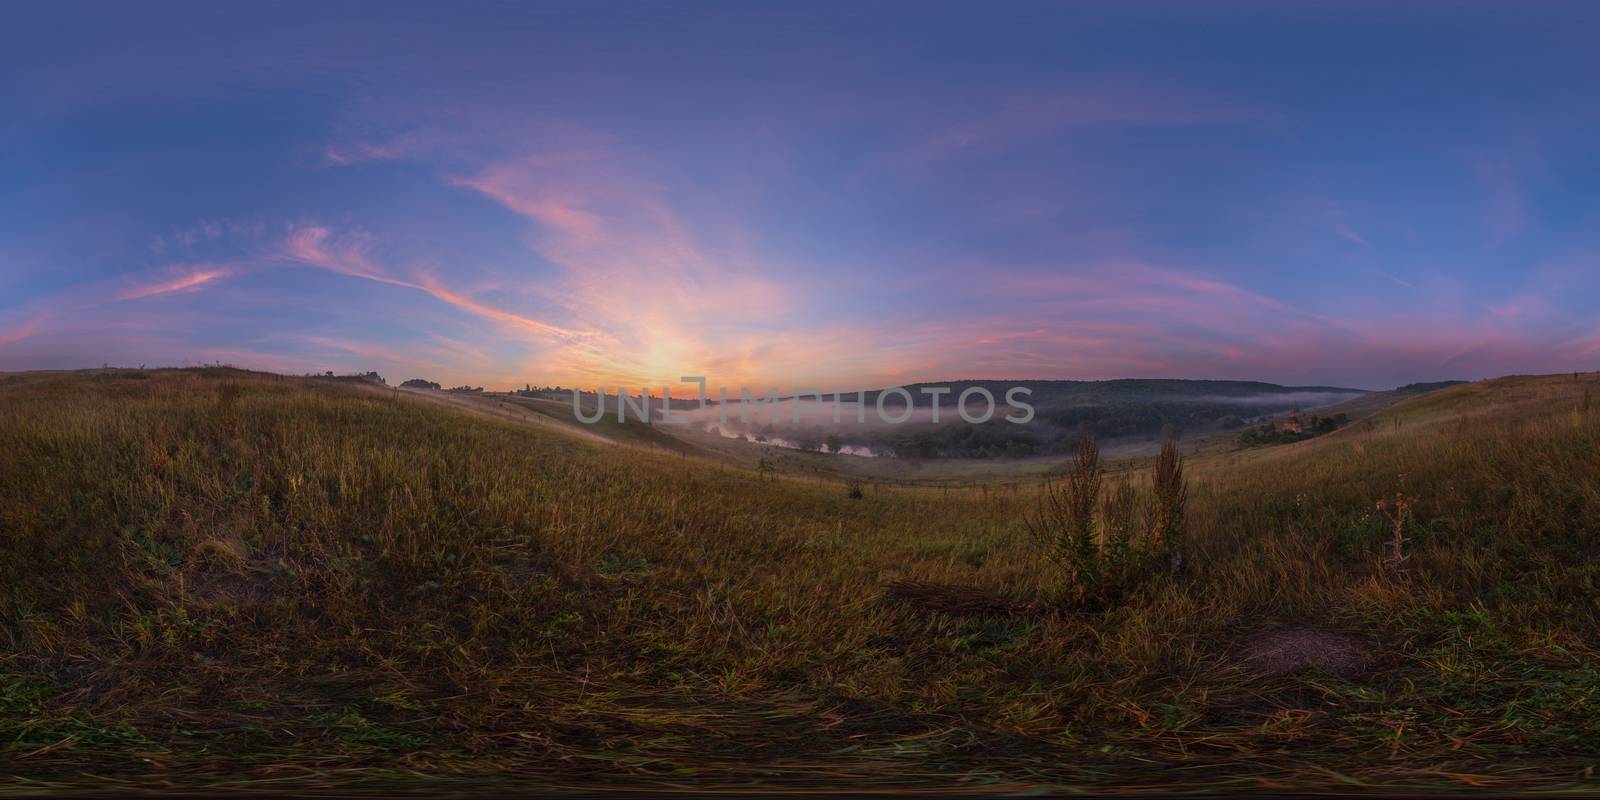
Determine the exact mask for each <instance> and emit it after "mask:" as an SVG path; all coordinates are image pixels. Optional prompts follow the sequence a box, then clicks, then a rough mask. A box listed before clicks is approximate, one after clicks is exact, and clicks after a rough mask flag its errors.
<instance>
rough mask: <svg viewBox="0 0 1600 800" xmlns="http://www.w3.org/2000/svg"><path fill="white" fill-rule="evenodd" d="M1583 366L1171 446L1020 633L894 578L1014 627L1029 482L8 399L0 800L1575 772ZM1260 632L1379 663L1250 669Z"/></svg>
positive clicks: (1580, 685)
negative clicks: (1147, 558)
mask: <svg viewBox="0 0 1600 800" xmlns="http://www.w3.org/2000/svg"><path fill="white" fill-rule="evenodd" d="M1597 383H1600V381H1597V380H1596V377H1595V376H1592V375H1586V376H1579V377H1577V378H1573V377H1570V376H1557V377H1548V378H1516V379H1509V380H1506V381H1499V382H1492V383H1488V384H1474V385H1470V386H1463V387H1457V388H1456V389H1451V390H1446V391H1443V392H1439V393H1436V394H1433V395H1427V396H1424V397H1422V398H1418V400H1417V401H1412V402H1408V403H1404V404H1401V405H1400V406H1397V407H1396V408H1394V409H1391V410H1390V411H1388V412H1385V413H1384V414H1383V415H1380V416H1379V417H1378V418H1375V419H1374V420H1373V424H1372V425H1370V426H1368V425H1364V424H1363V425H1359V426H1354V427H1353V429H1351V430H1346V431H1341V432H1339V433H1337V434H1333V435H1329V436H1326V437H1321V438H1319V439H1316V440H1312V441H1308V442H1304V443H1301V444H1297V445H1291V446H1286V447H1281V448H1274V449H1270V450H1266V451H1259V452H1252V453H1248V454H1243V455H1240V456H1220V457H1215V458H1207V459H1201V460H1196V461H1193V462H1192V463H1190V464H1188V465H1186V467H1187V469H1186V471H1187V472H1188V483H1189V493H1188V497H1187V508H1186V513H1185V515H1184V519H1185V530H1184V533H1185V540H1186V550H1187V552H1188V553H1189V561H1188V563H1187V564H1186V568H1185V570H1184V571H1183V572H1182V573H1181V574H1179V575H1176V576H1175V577H1173V578H1172V579H1171V580H1166V581H1162V582H1159V583H1157V584H1153V585H1151V586H1150V587H1149V588H1148V589H1147V590H1144V591H1141V592H1138V593H1136V594H1134V595H1132V596H1130V597H1128V598H1126V599H1125V600H1124V602H1122V603H1120V604H1118V605H1117V606H1115V607H1114V608H1112V609H1111V610H1109V611H1108V612H1107V613H1104V614H1095V615H1072V614H1066V615H1060V614H1040V615H1033V614H1027V613H1022V614H1018V613H1005V614H1000V613H988V612H983V613H978V614H951V613H945V612H943V611H938V610H934V611H931V612H930V611H928V610H926V608H912V607H907V606H906V605H905V604H897V603H885V602H883V600H882V595H883V589H882V588H881V587H883V586H884V585H885V584H887V583H891V582H893V581H897V580H901V581H910V582H914V583H909V584H901V585H906V586H918V585H920V586H924V587H926V586H928V585H938V586H942V587H951V586H955V587H967V588H968V589H970V590H972V591H974V592H977V593H978V594H975V595H973V596H980V595H981V596H989V597H1000V598H1014V599H1015V601H1016V602H1020V603H1033V602H1035V600H1036V599H1037V598H1038V596H1039V592H1040V587H1041V585H1042V579H1044V578H1045V577H1046V568H1045V567H1042V566H1041V564H1040V561H1039V559H1038V558H1037V553H1036V550H1035V549H1034V548H1032V547H1031V546H1030V542H1029V541H1028V537H1027V536H1026V533H1025V530H1024V525H1023V523H1022V520H1023V518H1024V516H1025V511H1027V510H1028V509H1031V508H1033V507H1034V504H1035V502H1036V500H1037V498H1036V492H1034V491H1033V490H1026V491H1021V492H1017V491H988V490H987V489H983V490H979V489H973V490H949V489H938V490H933V489H922V488H916V487H907V488H894V489H885V488H881V487H880V488H875V489H874V490H873V491H870V492H867V493H866V494H865V495H864V496H863V497H861V498H858V499H852V498H851V497H850V496H849V495H848V493H847V491H846V490H845V487H842V486H840V485H838V484H832V483H818V482H816V481H813V480H800V479H796V478H793V477H791V476H784V475H777V476H776V477H777V478H778V480H776V481H774V480H770V479H769V480H763V478H764V477H768V476H763V475H758V474H756V473H755V472H754V471H751V470H745V469H737V468H719V467H715V466H708V465H705V464H699V463H695V462H693V461H687V462H686V461H683V460H681V459H679V458H676V457H671V456H665V455H651V454H649V453H647V452H642V451H629V450H618V449H615V448H611V447H608V446H605V445H602V444H597V443H593V442H586V441H580V440H578V439H575V438H572V437H569V436H566V435H563V434H562V433H560V432H559V431H554V430H548V429H542V428H536V427H533V426H530V425H527V424H524V423H521V422H519V421H517V420H515V419H494V418H489V417H484V416H473V415H468V414H463V413H460V412H458V411H456V410H452V409H449V408H443V407H440V406H438V405H437V404H429V403H424V402H421V401H419V400H416V399H413V398H408V397H406V396H404V395H403V394H402V395H398V396H396V395H393V394H381V393H375V392H370V391H366V390H363V389H362V388H360V387H356V386H351V385H347V384H342V383H339V382H335V381H326V380H302V379H280V378H276V377H272V376H261V375H253V374H246V373H239V372H234V371H228V370H217V369H210V370H193V371H152V372H150V373H139V374H129V373H101V374H76V375H74V374H55V375H42V376H34V375H29V376H9V377H0V452H3V453H4V454H5V459H4V460H3V461H0V552H3V553H4V558H0V764H3V765H4V768H3V769H0V781H4V783H0V786H4V787H5V788H7V789H12V790H20V789H24V788H30V787H32V788H38V787H45V788H49V787H57V788H63V789H65V788H76V789H82V788H84V787H91V788H96V789H99V790H102V791H104V790H113V789H119V788H120V789H131V788H137V787H149V786H168V787H198V788H243V789H249V788H256V789H263V790H277V791H283V790H288V789H294V790H303V791H310V790H314V789H319V788H320V789H330V788H331V789H342V790H353V789H360V788H363V787H372V788H385V787H393V786H395V785H396V784H406V785H407V786H409V787H412V788H435V789H442V788H450V789H458V790H462V791H474V790H481V791H494V790H496V789H504V788H506V787H508V786H511V785H516V786H523V787H525V786H529V785H537V786H542V787H546V788H562V787H568V788H571V787H590V788H595V787H607V788H620V787H654V788H674V787H676V788H692V789H695V790H700V791H704V790H711V789H749V788H753V787H768V788H783V789H803V788H807V787H820V786H832V787H839V786H848V787H849V788H851V789H856V790H863V789H874V788H906V787H914V786H916V787H929V786H939V787H943V788H964V789H968V790H973V791H985V790H986V791H997V790H1002V789H1006V788H1021V787H1030V786H1056V787H1066V786H1075V787H1111V786H1116V787H1121V788H1163V787H1167V788H1173V787H1180V786H1184V787H1195V786H1200V787H1209V788H1227V787H1232V788H1239V787H1246V788H1249V787H1255V788H1263V787H1265V788H1278V789H1282V788H1285V787H1288V788H1300V789H1320V788H1327V787H1330V786H1339V787H1346V788H1348V787H1350V786H1363V785H1365V786H1384V787H1386V788H1389V789H1391V790H1395V789H1402V788H1426V789H1434V788H1440V787H1489V788H1495V789H1505V788H1511V787H1531V786H1541V787H1551V786H1558V785H1573V786H1586V787H1591V788H1592V783H1591V781H1592V778H1593V775H1592V768H1593V764H1594V742H1595V741H1596V740H1597V739H1600V722H1597V720H1600V714H1597V713H1596V712H1597V711H1600V707H1597V706H1600V668H1597V667H1596V665H1597V664H1600V652H1597V651H1596V645H1597V643H1600V606H1597V604H1596V602H1597V601H1596V598H1597V597H1600V591H1597V588H1600V587H1597V586H1596V583H1597V581H1600V564H1597V563H1596V561H1595V559H1594V558H1593V555H1592V554H1593V553H1594V551H1595V546H1596V543H1597V542H1596V539H1597V532H1600V454H1597V450H1596V444H1597V443H1600V423H1597V421H1596V414H1594V413H1591V412H1590V411H1589V410H1587V409H1585V408H1584V407H1583V403H1584V399H1583V398H1584V397H1585V396H1587V394H1588V393H1589V392H1591V391H1592V390H1593V389H1594V388H1596V386H1597ZM1394 420H1400V423H1399V424H1398V425H1396V424H1395V423H1394ZM1115 478H1116V476H1115V475H1114V476H1113V480H1115ZM1402 486H1403V487H1404V489H1405V491H1406V494H1407V496H1408V497H1410V498H1412V499H1413V500H1414V502H1413V504H1412V505H1411V507H1410V508H1409V509H1408V522H1407V523H1406V531H1405V537H1404V538H1405V539H1407V540H1408V541H1407V542H1406V543H1405V546H1406V548H1407V553H1406V561H1405V568H1406V572H1405V575H1404V579H1403V580H1402V579H1399V578H1397V576H1395V575H1394V574H1393V573H1392V572H1391V571H1390V570H1387V569H1386V568H1385V567H1384V560H1385V558H1386V556H1388V555H1390V552H1389V548H1390V546H1391V545H1392V533H1393V531H1392V528H1391V526H1390V525H1389V523H1388V522H1387V521H1386V520H1385V519H1383V517H1382V516H1381V515H1379V514H1377V513H1375V511H1374V509H1375V501H1376V500H1378V499H1379V498H1387V497H1392V496H1393V493H1394V492H1395V491H1397V490H1398V489H1400V488H1401V487H1402ZM1007 602H1011V601H1010V600H1008V601H1007ZM1288 628H1299V629H1309V630H1328V631H1338V632H1342V633H1345V634H1352V635H1358V636H1359V638H1360V639H1361V641H1363V642H1365V643H1369V644H1370V646H1371V648H1372V653H1371V655H1372V658H1373V659H1374V663H1376V664H1377V665H1378V667H1377V668H1375V669H1373V670H1371V671H1370V672H1368V673H1366V674H1365V675H1364V676H1360V677H1354V676H1352V678H1350V679H1347V678H1341V677H1340V676H1339V675H1336V674H1331V673H1330V672H1329V671H1328V670H1325V669H1324V670H1318V669H1315V668H1312V669H1310V670H1309V671H1296V672H1292V673H1289V674H1281V675H1277V676H1262V675H1261V674H1260V673H1259V671H1257V670H1252V669H1250V668H1249V666H1248V664H1247V663H1244V661H1242V660H1241V658H1240V657H1239V654H1240V653H1241V652H1242V651H1243V648H1245V647H1246V646H1247V644H1248V643H1249V642H1250V641H1252V639H1253V637H1257V636H1258V635H1259V634H1260V633H1262V632H1263V631H1265V630H1279V629H1288ZM90 775H92V776H93V777H87V776H90ZM512 782H516V783H515V784H513V783H512Z"/></svg>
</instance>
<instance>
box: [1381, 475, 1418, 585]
mask: <svg viewBox="0 0 1600 800" xmlns="http://www.w3.org/2000/svg"><path fill="white" fill-rule="evenodd" d="M1416 502H1417V499H1416V498H1415V497H1407V496H1406V493H1405V492H1404V491H1398V492H1395V493H1394V500H1393V501H1384V500H1379V501H1378V512H1379V513H1381V514H1383V516H1384V517H1385V518H1387V519H1388V520H1389V524H1390V526H1391V527H1392V532H1391V533H1390V535H1389V556H1388V558H1386V559H1384V566H1386V567H1388V568H1389V571H1390V572H1391V573H1393V574H1395V575H1404V574H1405V571H1406V567H1405V563H1406V559H1408V558H1410V557H1411V556H1410V555H1408V554H1407V553H1406V551H1405V545H1406V542H1409V541H1411V540H1410V539H1408V538H1406V535H1405V533H1406V521H1407V520H1409V519H1410V518H1411V507H1412V506H1414V505H1416Z"/></svg>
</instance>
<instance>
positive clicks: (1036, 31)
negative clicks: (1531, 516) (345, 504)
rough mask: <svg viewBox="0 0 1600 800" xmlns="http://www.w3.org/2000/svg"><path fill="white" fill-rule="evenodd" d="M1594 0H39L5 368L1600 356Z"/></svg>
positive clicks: (821, 374) (12, 97)
mask: <svg viewBox="0 0 1600 800" xmlns="http://www.w3.org/2000/svg"><path fill="white" fill-rule="evenodd" d="M1596 30H1600V4H1594V3H1540V2H1530V3H1515V4H1513V3H1502V4H1498V5H1487V4H1472V3H1445V2H1411V3H1406V2H1399V3H1362V2H1339V3H1322V2H1281V3H1267V2H1253V3H1115V4H1097V3H1071V2H1052V3H1027V2H1004V3H977V2H972V3H957V4H944V3H927V2H917V3H890V2H883V3H849V2H841V3H829V2H808V3H803V4H802V3H795V4H787V3H692V2H681V3H678V2H675V3H658V2H639V3H595V2H584V3H571V4H566V3H559V4H558V3H533V2H528V3H508V4H488V3H476V4H468V5H465V6H460V7H451V6H448V5H447V4H431V5H412V4H408V3H403V2H384V3H365V4H352V3H335V4H322V3H318V4H294V3H270V4H268V3H257V4H246V3H204V4H177V3H164V2H155V3H139V4H113V3H90V4H77V5H74V4H71V3H48V4H46V3H8V4H6V5H5V6H4V7H3V8H0V370H5V371H12V370H31V369H57V368H80V367H98V366H101V365H103V364H109V365H112V366H139V365H147V366H151V367H154V366H181V365H189V364H199V363H218V362H220V363H227V364H234V365H239V366H245V367H250V368H256V369H265V370H271V371H276V372H284V373H307V372H321V371H324V370H334V371H337V372H341V373H343V372H364V371H366V370H377V371H378V372H380V373H382V374H383V375H384V376H385V377H386V378H388V379H389V380H390V382H391V383H393V382H398V381H400V380H404V379H408V378H414V377H421V378H427V379H431V380H435V381H439V382H441V383H445V384H447V385H455V384H470V385H475V386H476V385H482V386H486V387H488V388H506V387H511V386H516V387H520V386H522V385H523V384H526V383H531V384H533V385H564V386H573V385H578V386H583V387H596V386H600V387H616V386H618V385H619V384H620V385H624V386H627V387H630V389H632V388H636V387H641V386H646V385H648V386H653V387H654V386H661V385H664V384H670V385H673V386H678V385H679V384H678V379H679V378H680V377H682V376H687V375H703V376H706V377H707V379H708V381H709V382H710V384H711V385H712V386H713V387H715V386H719V385H724V386H728V387H730V388H735V389H736V387H739V386H750V387H752V388H754V389H764V388H766V387H768V386H776V387H784V388H785V389H789V388H793V387H812V388H820V389H823V390H832V389H854V388H861V387H880V386H889V385H895V384H903V383H911V382H918V381H939V380H956V379H972V378H988V379H996V380H1004V379H1023V378H1034V379H1044V378H1071V379H1099V378H1115V377H1177V378H1232V379H1253V380H1266V381H1273V382H1278V383H1287V384H1300V385H1306V384H1321V385H1339V386H1352V387H1358V388H1374V389H1377V388H1387V387H1391V386H1395V385H1399V384H1403V383H1409V382H1413V381H1429V380H1443V379H1477V378H1484V377H1492V376H1497V375H1503V374H1512V373H1548V372H1568V371H1576V370H1596V369H1600V81H1597V80H1596V79H1595V76H1596V75H1600V48H1596V47H1595V46H1594V42H1593V39H1594V33H1595V31H1596Z"/></svg>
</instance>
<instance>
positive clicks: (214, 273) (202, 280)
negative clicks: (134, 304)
mask: <svg viewBox="0 0 1600 800" xmlns="http://www.w3.org/2000/svg"><path fill="white" fill-rule="evenodd" d="M172 271H176V272H177V273H178V274H176V275H173V276H171V277H168V278H164V279H160V280H156V281H153V282H149V283H143V284H140V285H137V286H133V287H130V288H128V289H126V290H124V291H123V292H122V294H120V295H118V297H119V299H122V300H139V299H142V298H146V297H155V296H156V295H163V294H173V293H175V292H190V291H194V290H196V289H199V288H200V287H202V286H205V285H206V284H208V283H211V282H213V281H218V280H221V279H223V278H226V277H228V276H230V275H232V274H233V272H234V270H233V268H232V267H219V266H211V265H184V266H180V267H177V268H175V270H172Z"/></svg>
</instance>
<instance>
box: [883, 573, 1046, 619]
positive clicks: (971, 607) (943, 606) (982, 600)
mask: <svg viewBox="0 0 1600 800" xmlns="http://www.w3.org/2000/svg"><path fill="white" fill-rule="evenodd" d="M883 588H884V595H885V596H886V597H889V598H892V599H895V600H899V601H901V602H903V603H906V604H908V605H911V606H914V607H916V608H920V609H923V610H924V611H939V612H943V613H945V614H954V615H957V616H1009V615H1012V614H1027V613H1031V612H1034V611H1036V610H1037V609H1035V608H1034V607H1033V606H1031V605H1029V604H1027V603H1023V602H1020V601H1018V600H1016V599H1013V598H1010V597H1007V596H1005V595H1003V594H998V593H996V592H991V591H987V590H985V589H975V588H972V587H968V586H950V585H946V584H942V583H924V582H922V581H891V582H890V583H888V584H887V585H885V586H884V587H883Z"/></svg>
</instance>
